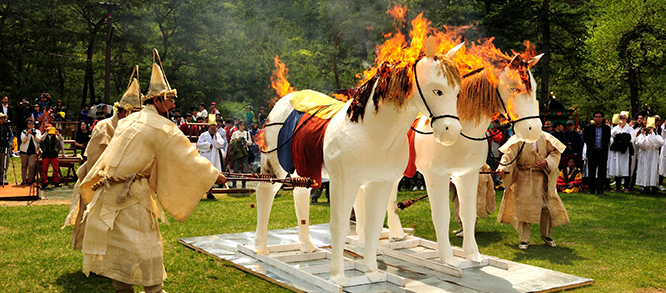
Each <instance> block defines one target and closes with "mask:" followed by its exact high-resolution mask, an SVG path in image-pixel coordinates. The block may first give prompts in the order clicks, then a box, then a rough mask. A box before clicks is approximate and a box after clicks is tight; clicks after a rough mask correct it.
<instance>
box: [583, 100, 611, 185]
mask: <svg viewBox="0 0 666 293" xmlns="http://www.w3.org/2000/svg"><path fill="white" fill-rule="evenodd" d="M593 119H594V124H590V125H588V126H587V127H585V130H584V131H583V141H585V144H586V145H587V153H586V155H587V161H588V163H587V177H588V178H589V179H588V183H589V186H590V189H589V191H588V194H592V193H595V192H596V193H598V194H603V193H604V184H605V182H606V169H607V168H606V164H607V162H608V144H609V143H610V137H611V135H610V132H611V131H610V130H611V129H610V126H608V125H606V124H604V123H603V122H604V113H603V112H601V111H596V112H594V116H593Z"/></svg>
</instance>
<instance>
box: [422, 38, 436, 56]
mask: <svg viewBox="0 0 666 293" xmlns="http://www.w3.org/2000/svg"><path fill="white" fill-rule="evenodd" d="M425 53H426V57H428V58H433V57H435V55H437V41H435V37H433V36H429V37H428V39H427V40H426V42H425Z"/></svg>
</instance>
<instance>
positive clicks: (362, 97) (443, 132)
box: [255, 37, 462, 285]
mask: <svg viewBox="0 0 666 293" xmlns="http://www.w3.org/2000/svg"><path fill="white" fill-rule="evenodd" d="M461 46H462V44H461V45H459V46H457V47H455V48H453V49H451V51H449V52H448V53H447V54H446V56H444V55H437V44H436V42H435V41H434V38H432V37H431V38H429V39H428V41H427V42H426V44H425V57H423V58H422V59H420V60H418V61H416V63H415V66H413V67H412V66H406V67H395V66H392V65H388V64H384V65H382V66H381V68H380V69H379V70H378V73H377V74H376V75H375V76H374V77H373V78H372V79H371V80H370V81H368V82H366V83H365V84H364V85H363V86H362V87H360V88H359V90H358V92H357V94H356V95H355V98H354V99H353V100H352V101H349V102H348V103H346V104H345V106H344V108H342V110H341V111H340V112H338V113H337V114H336V115H335V116H334V117H333V118H331V120H330V122H329V124H328V128H327V129H326V132H325V136H324V142H323V161H324V166H325V168H326V171H327V172H328V174H329V178H330V193H331V221H330V223H329V225H330V230H331V238H332V259H331V280H333V281H334V282H335V283H336V284H339V285H345V284H346V283H347V282H348V280H349V279H348V278H346V277H345V275H344V264H343V248H344V243H345V239H346V237H347V234H348V231H349V215H350V213H351V208H352V205H353V204H354V200H355V198H356V196H357V194H363V195H364V196H365V197H364V198H365V200H366V203H367V204H366V206H367V207H368V210H367V211H366V215H367V221H366V229H365V233H366V234H365V235H364V236H365V237H364V238H365V239H371V240H372V241H366V242H365V251H366V252H372V253H366V255H365V258H364V260H363V265H364V268H365V271H366V275H367V276H368V277H369V279H370V280H371V281H373V282H374V281H379V279H380V278H381V277H382V274H381V273H380V272H378V269H377V262H376V258H377V256H376V251H377V244H378V241H379V236H380V232H381V229H382V225H383V219H384V214H385V211H384V208H383V207H386V205H387V204H388V199H389V195H390V190H391V188H392V185H393V182H395V181H396V180H398V179H399V178H401V177H402V172H403V171H404V168H405V166H406V164H407V160H408V142H407V138H406V134H407V132H408V130H409V127H410V125H411V124H412V123H413V122H414V119H415V118H416V117H417V115H418V113H419V112H423V113H431V116H433V117H434V119H432V120H433V121H432V129H433V132H434V135H432V138H433V139H434V140H436V141H438V142H439V143H442V144H444V145H451V144H453V143H455V142H456V140H458V138H460V131H461V129H462V127H461V125H460V123H459V122H458V120H457V119H458V117H457V110H456V100H457V95H458V92H459V90H460V82H461V80H460V74H459V72H458V69H457V67H456V66H455V63H454V62H453V61H452V58H453V56H454V55H455V53H456V52H457V50H458V49H459V48H460V47H461ZM290 95H292V94H290ZM290 95H287V96H285V97H283V98H282V99H280V100H279V101H278V102H277V103H276V105H275V107H274V108H273V110H272V111H271V113H270V114H269V116H268V121H267V122H266V123H267V125H268V124H270V123H275V122H281V121H285V119H287V116H289V115H290V113H291V112H292V111H293V109H294V108H293V107H292V106H291V104H290V102H289V100H290ZM371 101H372V102H371ZM440 118H441V119H440ZM279 128H280V127H266V128H265V133H264V139H265V142H266V147H267V148H268V149H273V148H276V147H277V141H278V140H277V136H278V132H279ZM262 173H267V174H275V175H276V176H277V177H279V178H284V177H285V176H287V172H286V171H285V170H283V169H282V168H281V166H280V163H279V160H278V158H277V155H276V154H275V153H270V154H269V155H265V156H262ZM279 188H280V186H279V185H277V184H276V185H271V184H268V183H260V184H259V186H258V187H257V190H256V191H257V218H258V220H257V231H256V234H255V237H256V247H257V249H258V250H259V251H260V252H261V253H264V254H267V253H269V251H268V249H267V243H266V242H267V226H268V218H269V214H270V209H271V205H272V202H273V197H274V196H275V194H276V192H277V190H278V189H279ZM294 201H295V206H296V215H297V217H298V219H299V240H300V241H301V251H303V252H309V251H313V250H314V249H315V246H314V245H313V244H312V240H311V238H310V234H309V229H308V225H309V204H310V199H309V191H308V189H304V188H295V189H294ZM376 207H382V208H379V209H378V208H376Z"/></svg>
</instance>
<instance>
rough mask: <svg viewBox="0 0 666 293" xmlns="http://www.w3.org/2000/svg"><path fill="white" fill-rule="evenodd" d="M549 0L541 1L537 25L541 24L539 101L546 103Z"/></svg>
mask: <svg viewBox="0 0 666 293" xmlns="http://www.w3.org/2000/svg"><path fill="white" fill-rule="evenodd" d="M549 11H550V0H543V5H542V7H541V13H540V14H539V23H540V24H541V45H542V47H541V52H542V53H543V57H541V60H540V61H539V63H540V64H541V85H540V88H541V94H540V96H541V101H542V102H543V101H547V100H548V97H549V96H550V94H549V93H550V91H549V90H548V81H549V80H550V16H549V13H550V12H549Z"/></svg>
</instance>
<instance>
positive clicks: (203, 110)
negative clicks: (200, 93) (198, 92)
mask: <svg viewBox="0 0 666 293" xmlns="http://www.w3.org/2000/svg"><path fill="white" fill-rule="evenodd" d="M199 117H201V118H202V119H206V118H208V111H206V105H204V103H200V104H199V112H198V113H197V118H199Z"/></svg>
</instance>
